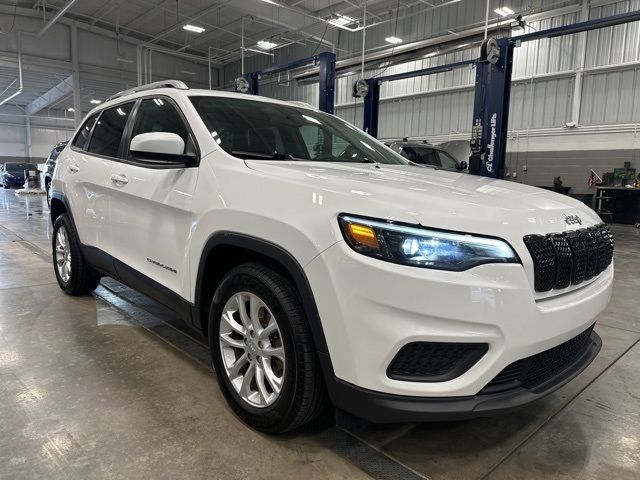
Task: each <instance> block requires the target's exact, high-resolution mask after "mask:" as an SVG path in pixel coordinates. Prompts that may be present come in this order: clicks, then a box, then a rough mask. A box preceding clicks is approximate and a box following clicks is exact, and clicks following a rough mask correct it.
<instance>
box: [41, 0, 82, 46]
mask: <svg viewBox="0 0 640 480" xmlns="http://www.w3.org/2000/svg"><path fill="white" fill-rule="evenodd" d="M76 1H77V0H69V1H68V2H67V3H65V4H64V5H63V6H62V7H61V8H60V10H58V12H57V13H56V14H55V15H54V16H53V17H52V18H51V19H50V20H49V21H48V22H47V23H46V24H45V25H44V26H43V27H42V28H41V29H40V31H39V32H38V33H37V34H36V35H38V36H39V37H41V36H42V35H44V34H45V33H46V32H47V30H49V29H50V28H51V27H52V26H53V25H54V24H55V23H56V22H57V21H58V20H60V18H62V17H63V16H64V14H65V13H67V11H68V10H69V9H70V8H71V7H73V5H74V4H75V3H76Z"/></svg>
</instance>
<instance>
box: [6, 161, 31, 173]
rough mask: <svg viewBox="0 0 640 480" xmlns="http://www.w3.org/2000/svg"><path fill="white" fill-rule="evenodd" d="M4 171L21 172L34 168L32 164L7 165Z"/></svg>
mask: <svg viewBox="0 0 640 480" xmlns="http://www.w3.org/2000/svg"><path fill="white" fill-rule="evenodd" d="M6 169H7V171H8V172H20V173H22V171H23V170H35V169H36V166H35V165H34V164H33V163H7V164H6Z"/></svg>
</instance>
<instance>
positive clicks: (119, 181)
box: [111, 173, 129, 185]
mask: <svg viewBox="0 0 640 480" xmlns="http://www.w3.org/2000/svg"><path fill="white" fill-rule="evenodd" d="M111 181H112V182H113V183H115V184H116V185H126V184H127V183H129V179H128V178H127V177H126V176H124V175H117V174H115V173H114V174H113V175H111Z"/></svg>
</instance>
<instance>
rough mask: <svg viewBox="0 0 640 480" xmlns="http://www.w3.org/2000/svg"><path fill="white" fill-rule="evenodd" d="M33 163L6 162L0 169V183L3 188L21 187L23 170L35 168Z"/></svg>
mask: <svg viewBox="0 0 640 480" xmlns="http://www.w3.org/2000/svg"><path fill="white" fill-rule="evenodd" d="M37 169H38V166H37V165H36V164H35V163H22V162H7V163H5V164H4V165H2V169H0V183H1V184H2V186H3V187H4V188H11V187H22V186H23V185H24V171H25V170H37Z"/></svg>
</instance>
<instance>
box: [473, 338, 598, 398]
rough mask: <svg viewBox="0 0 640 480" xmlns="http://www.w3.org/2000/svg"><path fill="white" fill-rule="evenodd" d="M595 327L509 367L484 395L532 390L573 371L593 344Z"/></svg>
mask: <svg viewBox="0 0 640 480" xmlns="http://www.w3.org/2000/svg"><path fill="white" fill-rule="evenodd" d="M592 331H593V325H592V326H591V327H589V328H588V329H587V330H585V331H584V332H582V333H581V334H579V335H577V336H575V337H573V338H572V339H570V340H567V341H566V342H564V343H561V344H560V345H558V346H557V347H553V348H550V349H549V350H545V351H544V352H541V353H538V354H536V355H533V356H531V357H527V358H523V359H522V360H517V361H515V362H513V363H512V364H510V365H509V366H507V367H505V368H504V369H503V370H502V371H501V372H500V373H499V374H498V375H496V377H495V378H494V379H493V380H491V382H489V383H488V384H487V386H486V387H484V388H483V389H482V391H481V392H480V393H483V394H485V393H496V392H502V391H505V390H509V389H511V388H516V387H524V388H527V389H532V388H535V387H537V386H538V385H540V384H542V383H544V382H545V381H546V380H548V379H550V378H552V377H554V376H556V375H557V374H559V373H561V372H562V371H563V370H564V369H565V368H567V367H570V366H571V365H572V364H573V363H574V362H576V361H577V360H578V359H579V358H580V357H582V355H583V354H584V353H585V351H586V350H587V348H588V347H589V345H590V344H591V340H590V337H591V332H592Z"/></svg>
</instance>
